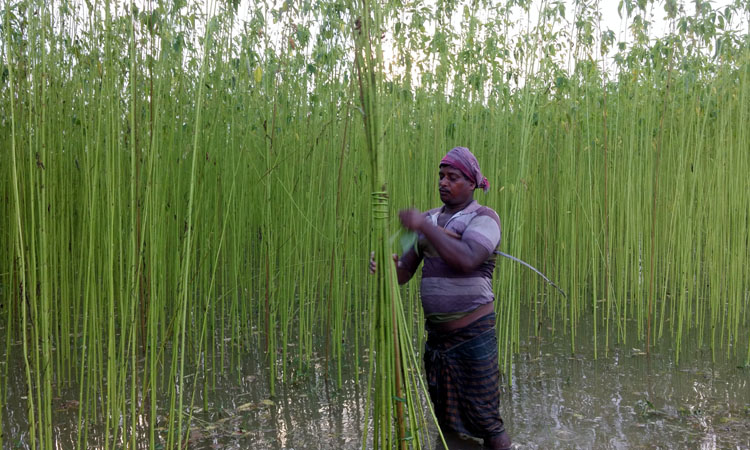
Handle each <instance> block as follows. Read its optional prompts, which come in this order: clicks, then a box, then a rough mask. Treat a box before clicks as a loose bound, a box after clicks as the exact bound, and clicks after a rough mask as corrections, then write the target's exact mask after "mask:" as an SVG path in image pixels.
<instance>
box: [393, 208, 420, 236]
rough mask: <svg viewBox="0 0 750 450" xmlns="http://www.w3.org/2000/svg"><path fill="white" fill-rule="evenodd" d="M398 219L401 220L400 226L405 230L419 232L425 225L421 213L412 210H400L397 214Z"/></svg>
mask: <svg viewBox="0 0 750 450" xmlns="http://www.w3.org/2000/svg"><path fill="white" fill-rule="evenodd" d="M398 218H399V219H400V220H401V225H403V226H404V228H406V229H407V230H412V231H416V232H420V231H422V227H423V226H424V224H425V217H424V215H423V214H422V212H421V211H419V210H418V209H414V208H410V209H402V210H401V211H399V213H398Z"/></svg>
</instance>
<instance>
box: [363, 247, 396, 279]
mask: <svg viewBox="0 0 750 450" xmlns="http://www.w3.org/2000/svg"><path fill="white" fill-rule="evenodd" d="M392 257H393V263H394V264H396V268H398V255H397V254H396V253H394V254H393V255H392ZM377 270H378V263H376V262H375V252H370V273H371V274H375V272H377Z"/></svg>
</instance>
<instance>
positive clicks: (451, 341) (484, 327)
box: [424, 312, 505, 439]
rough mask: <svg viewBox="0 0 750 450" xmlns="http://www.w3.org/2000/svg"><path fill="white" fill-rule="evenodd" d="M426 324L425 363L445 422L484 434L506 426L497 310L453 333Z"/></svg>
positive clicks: (444, 425)
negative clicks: (502, 407)
mask: <svg viewBox="0 0 750 450" xmlns="http://www.w3.org/2000/svg"><path fill="white" fill-rule="evenodd" d="M426 328H427V332H428V336H427V343H426V344H425V354H424V364H425V371H426V372H427V383H428V389H429V393H430V399H431V400H432V403H433V405H434V407H435V414H436V416H437V418H438V424H439V425H440V427H441V428H442V429H443V430H446V429H447V430H452V431H454V432H456V433H463V434H466V435H469V436H473V437H477V438H483V439H487V438H489V437H491V436H494V435H498V434H500V433H502V432H503V431H505V427H504V426H503V419H502V418H501V416H500V386H499V383H500V369H499V367H498V361H497V337H496V336H495V313H494V312H493V313H490V314H488V315H486V316H484V317H482V318H480V319H477V320H476V321H474V322H472V323H470V324H469V325H467V326H465V327H463V328H459V329H456V330H453V331H449V332H443V331H439V330H437V329H435V327H431V326H430V324H429V322H428V323H427V326H426Z"/></svg>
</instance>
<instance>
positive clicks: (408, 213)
mask: <svg viewBox="0 0 750 450" xmlns="http://www.w3.org/2000/svg"><path fill="white" fill-rule="evenodd" d="M399 218H400V219H401V223H402V224H403V225H404V227H405V228H408V229H410V230H413V231H416V232H419V233H422V235H424V237H425V238H427V240H428V241H430V243H431V244H432V246H433V247H434V248H435V250H436V251H437V252H438V254H439V255H440V257H441V258H442V259H443V261H445V262H446V263H448V265H449V266H451V267H453V268H454V269H457V270H460V271H462V272H470V271H472V270H474V269H476V268H477V267H479V265H480V264H482V262H484V261H485V260H487V258H488V257H489V256H490V252H489V251H488V250H487V249H486V248H485V247H483V246H482V245H481V244H479V243H478V242H474V241H472V240H462V239H456V238H454V237H452V236H449V235H448V233H446V232H445V230H443V229H441V228H438V227H437V226H435V225H433V224H432V222H430V221H429V220H426V218H425V217H424V215H423V214H422V213H420V212H419V211H418V210H416V209H407V210H404V211H401V212H399ZM400 282H401V279H400V276H399V283H400Z"/></svg>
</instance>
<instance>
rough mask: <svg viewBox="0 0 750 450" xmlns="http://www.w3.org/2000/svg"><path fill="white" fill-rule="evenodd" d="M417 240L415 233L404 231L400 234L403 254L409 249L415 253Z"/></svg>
mask: <svg viewBox="0 0 750 450" xmlns="http://www.w3.org/2000/svg"><path fill="white" fill-rule="evenodd" d="M418 240H419V237H418V236H417V233H415V232H413V231H411V230H406V231H402V232H401V239H400V242H401V251H402V252H403V253H406V252H407V251H408V250H409V249H410V248H413V249H414V250H415V251H416V250H417V241H418Z"/></svg>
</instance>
